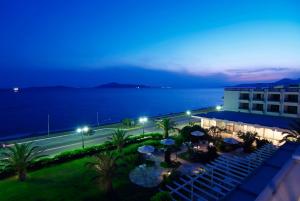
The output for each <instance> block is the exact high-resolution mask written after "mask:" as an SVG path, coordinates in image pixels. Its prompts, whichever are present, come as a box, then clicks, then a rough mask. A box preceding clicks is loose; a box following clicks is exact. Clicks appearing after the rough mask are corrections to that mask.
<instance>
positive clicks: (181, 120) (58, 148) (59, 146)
mask: <svg viewBox="0 0 300 201" xmlns="http://www.w3.org/2000/svg"><path fill="white" fill-rule="evenodd" d="M172 119H173V121H175V122H176V124H177V127H182V126H184V125H187V124H188V123H189V122H190V121H193V122H196V121H199V120H196V119H191V118H188V117H184V116H182V117H173V118H172ZM115 130H116V128H100V129H96V130H94V133H93V135H90V136H84V144H85V147H88V146H92V145H96V144H100V143H103V142H105V141H107V140H108V137H109V136H111V135H112V133H113V132H114V131H115ZM142 132H143V131H142V128H138V129H134V130H130V131H128V134H130V135H137V134H141V133H142ZM149 132H162V130H161V129H159V128H157V127H156V125H155V122H154V121H149V122H148V123H147V124H146V125H145V133H149ZM29 142H31V143H33V145H37V146H41V147H44V148H45V149H46V150H45V154H47V155H55V154H58V153H60V152H62V151H67V150H74V149H78V148H81V147H82V140H81V135H80V134H78V133H76V132H75V131H74V132H69V133H68V134H66V135H61V136H53V137H44V138H38V139H35V140H30V141H25V142H22V143H29ZM0 159H1V158H0Z"/></svg>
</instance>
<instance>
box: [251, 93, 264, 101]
mask: <svg viewBox="0 0 300 201" xmlns="http://www.w3.org/2000/svg"><path fill="white" fill-rule="evenodd" d="M253 100H254V101H264V100H265V97H264V94H253Z"/></svg>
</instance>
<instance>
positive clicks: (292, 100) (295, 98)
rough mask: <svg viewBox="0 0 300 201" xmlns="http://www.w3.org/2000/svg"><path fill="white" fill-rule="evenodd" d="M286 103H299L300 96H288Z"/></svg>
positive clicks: (285, 99)
mask: <svg viewBox="0 0 300 201" xmlns="http://www.w3.org/2000/svg"><path fill="white" fill-rule="evenodd" d="M284 101H285V102H289V103H298V95H294V94H287V95H285V96H284Z"/></svg>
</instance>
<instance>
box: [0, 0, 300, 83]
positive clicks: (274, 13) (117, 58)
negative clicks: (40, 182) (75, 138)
mask: <svg viewBox="0 0 300 201" xmlns="http://www.w3.org/2000/svg"><path fill="white" fill-rule="evenodd" d="M285 77H290V78H297V77H300V1H299V0H294V1H293V0H270V1H267V0H251V1H249V0H215V1H207V0H206V1H204V0H203V1H201V0H190V1H175V0H164V1H162V0H149V1H148V0H135V1H134V0H119V1H116V0H106V1H102V0H94V1H93V0H90V1H82V0H69V1H68V0H35V1H31V0H26V1H22V0H18V1H14V0H2V1H1V2H0V87H13V86H44V85H71V86H93V85H98V84H101V83H105V82H110V81H117V82H126V83H143V84H151V85H170V86H188V87H208V86H223V85H228V84H235V83H242V82H262V81H263V82H264V81H273V80H278V79H281V78H285Z"/></svg>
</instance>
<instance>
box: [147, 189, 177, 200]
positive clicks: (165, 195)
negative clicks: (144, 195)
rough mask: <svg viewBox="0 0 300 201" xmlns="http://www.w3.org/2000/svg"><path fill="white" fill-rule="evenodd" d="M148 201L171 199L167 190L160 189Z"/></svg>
mask: <svg viewBox="0 0 300 201" xmlns="http://www.w3.org/2000/svg"><path fill="white" fill-rule="evenodd" d="M150 201H172V197H171V195H170V193H169V192H166V191H162V192H158V193H156V194H155V195H154V196H153V197H152V198H151V199H150Z"/></svg>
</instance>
